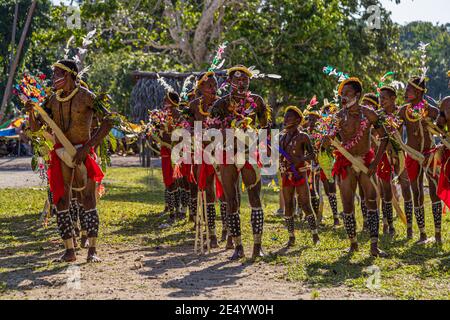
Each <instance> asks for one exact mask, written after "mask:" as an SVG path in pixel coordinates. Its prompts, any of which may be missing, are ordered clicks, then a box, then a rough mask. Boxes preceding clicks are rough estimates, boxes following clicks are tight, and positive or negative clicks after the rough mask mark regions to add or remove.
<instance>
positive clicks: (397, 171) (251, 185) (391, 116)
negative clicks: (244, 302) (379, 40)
mask: <svg viewBox="0 0 450 320" xmlns="http://www.w3.org/2000/svg"><path fill="white" fill-rule="evenodd" d="M324 69H325V68H324ZM226 75H227V77H226V80H225V83H226V85H229V87H230V89H229V91H228V93H227V94H225V95H221V96H220V97H219V94H218V92H220V91H221V88H218V80H217V78H216V75H215V72H214V71H211V69H210V71H208V72H205V73H201V74H200V75H198V76H197V79H196V84H195V85H194V88H193V89H192V90H191V91H190V92H187V93H186V92H185V89H183V92H181V94H178V93H176V91H175V90H174V89H173V88H171V87H170V86H169V85H168V84H167V83H165V82H164V81H162V82H163V85H164V87H165V88H166V91H167V94H166V98H165V100H164V108H163V109H162V110H158V111H153V112H152V113H151V116H150V124H149V127H150V128H151V129H152V130H149V132H151V136H152V140H153V141H154V142H155V143H156V144H158V143H159V144H160V146H161V158H162V163H163V164H162V169H163V176H164V183H165V185H166V210H167V211H168V212H169V213H170V214H169V216H170V222H174V221H175V219H177V218H180V219H185V218H186V215H187V207H188V206H189V218H190V221H192V222H193V223H194V225H195V223H196V221H195V218H194V217H195V216H196V215H197V210H198V207H197V201H198V198H197V195H198V194H199V193H198V191H199V190H200V191H204V192H205V194H206V207H205V208H206V210H204V211H205V212H203V214H204V217H205V220H206V221H207V227H208V231H209V235H210V236H209V242H210V246H211V248H216V247H217V246H218V241H217V236H216V207H215V203H216V201H218V202H219V203H220V205H219V206H218V207H219V208H220V214H221V220H222V228H223V229H222V230H223V231H222V237H221V240H222V242H225V243H226V244H225V247H226V249H234V252H233V254H232V255H231V259H232V260H236V259H239V258H241V257H244V249H243V246H242V240H241V217H240V207H241V202H240V179H241V180H242V182H243V184H244V185H245V190H247V192H248V199H249V203H250V207H251V217H250V221H251V226H252V231H253V243H254V244H253V253H252V259H254V258H256V257H261V256H263V255H264V252H263V250H262V247H261V237H262V234H263V227H264V212H263V208H262V205H261V175H260V172H261V168H260V167H261V166H260V165H251V164H250V163H249V162H246V163H245V164H242V165H236V164H231V163H227V160H225V161H224V162H223V163H220V164H215V163H214V162H212V164H206V163H205V161H203V162H202V164H199V165H196V164H192V165H191V164H185V163H181V164H172V163H171V157H170V155H171V148H172V147H173V146H174V145H175V144H176V143H177V142H170V138H169V137H170V135H171V133H172V132H173V130H175V129H177V128H185V129H186V128H188V129H193V128H194V122H195V121H200V122H201V125H202V128H203V129H207V128H218V129H221V130H224V129H230V128H232V129H236V128H238V127H239V128H240V129H249V130H250V129H251V130H260V129H268V128H270V127H271V126H272V123H271V115H270V112H271V109H270V107H269V106H267V105H266V104H265V102H264V100H263V99H262V98H261V97H260V96H258V95H255V94H252V93H250V91H249V84H250V80H251V79H252V78H253V77H254V76H255V74H254V73H253V70H252V69H249V68H246V67H245V66H242V65H238V66H235V67H232V68H229V69H227V73H226ZM389 77H392V75H391V74H389V75H385V76H384V77H383V78H382V81H381V82H380V84H379V85H378V87H377V88H376V90H374V91H375V92H373V93H365V94H364V93H363V92H364V91H363V85H362V82H361V81H360V80H359V79H358V78H356V77H349V76H345V77H343V78H342V75H341V79H340V81H339V83H338V87H337V98H335V99H334V102H328V100H327V99H325V100H324V103H323V104H322V105H321V104H320V103H319V102H318V100H317V99H316V98H315V97H314V98H313V99H312V100H311V102H310V103H309V104H308V105H307V107H306V108H305V109H304V111H301V110H300V108H299V107H297V106H287V107H285V108H284V121H283V124H282V131H281V133H280V135H279V154H280V156H279V177H280V181H279V183H280V187H281V194H282V201H281V202H282V205H283V209H284V210H283V211H284V216H285V223H286V228H287V231H288V234H289V240H288V242H287V246H292V245H294V244H295V223H294V221H295V220H294V219H295V213H296V212H299V211H300V212H303V213H304V219H305V221H306V223H307V225H308V227H309V229H310V231H311V234H312V241H313V243H314V244H317V243H319V231H320V226H321V225H323V224H324V223H325V222H324V221H323V215H322V211H323V201H322V200H321V198H322V197H321V196H320V194H321V191H320V186H321V185H322V186H323V188H324V191H325V194H326V196H327V198H328V201H329V205H330V208H331V211H332V218H333V226H334V227H338V226H339V225H340V224H341V221H342V223H343V225H344V228H345V231H346V233H347V235H348V239H349V242H350V245H349V249H348V252H354V251H358V241H357V225H356V217H355V212H356V210H355V199H356V198H359V202H360V206H361V213H362V218H363V226H362V231H363V232H368V234H369V235H370V244H371V245H370V254H371V255H372V256H375V257H386V256H388V254H387V253H386V252H384V251H382V250H381V249H380V248H379V246H378V242H379V230H380V222H381V224H382V230H383V233H384V234H385V235H386V236H388V237H390V238H391V239H393V238H394V237H396V236H398V232H397V231H396V229H395V226H394V209H395V212H397V215H398V216H399V218H400V219H401V220H402V221H403V222H404V223H405V224H406V238H407V239H413V222H414V217H415V220H416V223H417V226H418V229H419V233H420V235H419V239H418V241H417V244H424V243H427V242H431V241H433V240H434V241H435V242H436V243H437V244H442V235H441V221H442V214H443V207H442V202H444V203H445V204H446V205H447V206H448V205H450V193H449V191H450V189H449V188H450V181H449V179H450V171H449V169H450V167H449V163H448V162H449V161H448V160H449V159H450V151H449V149H448V147H447V146H450V141H449V142H447V140H446V139H447V128H448V124H450V98H449V97H447V98H445V99H443V100H442V101H441V103H440V104H439V105H438V106H432V105H431V104H429V103H428V102H427V100H426V99H425V96H426V92H427V88H426V82H427V78H426V77H424V76H422V77H412V78H410V79H409V80H408V81H407V84H406V89H405V94H404V101H405V103H406V104H405V105H404V106H398V105H397V104H396V101H397V99H398V98H400V97H399V96H398V92H399V86H398V83H399V82H398V81H394V80H392V81H391V83H389V81H388V78H389ZM223 86H224V85H221V87H223ZM250 124H251V125H250ZM191 132H192V135H193V134H194V133H193V130H191ZM205 147H206V145H205V143H203V148H202V150H204V149H205ZM267 147H268V148H270V147H271V145H270V139H268V141H267ZM234 151H235V150H234ZM247 151H248V150H247ZM224 153H225V151H224ZM195 157H197V158H198V157H201V158H202V159H204V158H205V157H206V153H204V152H203V151H202V153H201V154H195V153H194V156H193V158H195ZM189 163H191V162H189ZM192 163H194V162H193V161H192ZM208 163H210V162H208ZM424 175H425V176H426V177H427V179H428V185H429V192H428V194H429V197H430V199H431V204H432V205H431V211H432V215H433V220H434V229H435V234H434V238H429V237H428V236H427V234H426V232H425V208H424V184H423V177H424ZM186 185H190V187H186ZM397 185H400V187H401V188H400V190H401V193H402V197H403V201H404V203H403V208H402V206H401V205H400V204H399V195H398V194H397V193H398V192H397V188H396V186H397ZM337 187H338V188H339V191H340V198H341V201H342V209H343V210H342V212H339V211H338V200H337V196H336V189H337ZM189 198H190V201H188V200H187V199H189ZM183 199H185V200H184V201H183ZM380 207H381V210H380ZM380 212H381V215H380Z"/></svg>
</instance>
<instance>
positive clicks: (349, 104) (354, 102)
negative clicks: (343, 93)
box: [342, 97, 358, 108]
mask: <svg viewBox="0 0 450 320" xmlns="http://www.w3.org/2000/svg"><path fill="white" fill-rule="evenodd" d="M342 101H343V103H342V104H343V106H344V107H345V108H350V107H351V106H353V105H355V104H356V102H358V99H357V98H356V97H354V98H353V99H352V100H351V101H349V100H348V98H347V97H342ZM344 101H345V103H344Z"/></svg>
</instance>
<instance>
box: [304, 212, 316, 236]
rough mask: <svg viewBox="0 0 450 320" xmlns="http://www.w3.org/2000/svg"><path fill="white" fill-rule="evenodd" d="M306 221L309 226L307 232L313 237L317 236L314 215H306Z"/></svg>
mask: <svg viewBox="0 0 450 320" xmlns="http://www.w3.org/2000/svg"><path fill="white" fill-rule="evenodd" d="M306 220H307V221H308V226H309V230H311V233H312V234H313V235H314V234H318V231H317V223H316V219H315V218H314V215H312V214H309V215H307V216H306Z"/></svg>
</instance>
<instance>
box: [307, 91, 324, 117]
mask: <svg viewBox="0 0 450 320" xmlns="http://www.w3.org/2000/svg"><path fill="white" fill-rule="evenodd" d="M303 114H304V115H305V116H308V115H310V114H312V115H315V116H318V117H320V116H321V114H320V108H319V101H318V100H317V97H316V96H315V95H314V97H312V98H311V100H310V101H309V104H308V105H307V106H306V109H305V111H304V112H303Z"/></svg>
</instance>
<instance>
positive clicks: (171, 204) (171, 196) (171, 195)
mask: <svg viewBox="0 0 450 320" xmlns="http://www.w3.org/2000/svg"><path fill="white" fill-rule="evenodd" d="M175 192H176V191H169V192H168V193H169V203H168V209H169V220H170V221H173V220H175V202H176V201H175Z"/></svg>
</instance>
